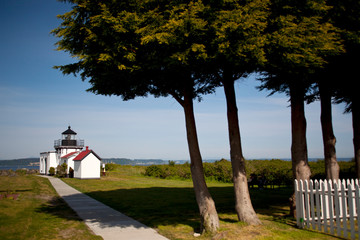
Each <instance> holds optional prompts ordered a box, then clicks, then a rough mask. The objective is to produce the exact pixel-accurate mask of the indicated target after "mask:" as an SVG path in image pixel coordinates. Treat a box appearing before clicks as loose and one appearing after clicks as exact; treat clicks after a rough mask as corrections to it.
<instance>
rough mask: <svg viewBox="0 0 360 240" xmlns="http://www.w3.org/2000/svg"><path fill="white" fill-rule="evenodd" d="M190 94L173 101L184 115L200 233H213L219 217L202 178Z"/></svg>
mask: <svg viewBox="0 0 360 240" xmlns="http://www.w3.org/2000/svg"><path fill="white" fill-rule="evenodd" d="M191 93H192V91H186V90H185V91H184V99H183V100H180V99H179V98H177V97H175V99H177V100H178V101H179V103H180V104H181V105H182V107H183V109H184V113H185V124H186V133H187V141H188V147H189V153H190V161H191V164H190V169H191V176H192V181H193V186H194V191H195V197H196V202H197V204H198V207H199V211H200V217H201V227H200V231H201V233H202V232H204V231H206V232H211V233H215V232H216V231H217V230H218V228H219V217H218V214H217V211H216V208H215V203H214V200H213V199H212V197H211V195H210V193H209V190H208V188H207V185H206V182H205V178H204V169H203V163H202V158H201V153H200V148H199V143H198V137H197V131H196V124H195V116H194V107H193V98H192V94H191Z"/></svg>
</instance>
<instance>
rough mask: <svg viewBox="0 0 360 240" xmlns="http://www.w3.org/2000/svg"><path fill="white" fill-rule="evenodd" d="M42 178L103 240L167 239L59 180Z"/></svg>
mask: <svg viewBox="0 0 360 240" xmlns="http://www.w3.org/2000/svg"><path fill="white" fill-rule="evenodd" d="M42 177H45V178H48V179H49V180H50V182H51V184H52V185H53V186H54V188H55V190H56V191H57V193H58V194H59V195H60V197H62V198H63V199H64V200H65V202H66V203H67V204H68V205H69V206H70V207H71V208H72V209H73V210H74V211H75V212H76V213H77V214H78V215H79V217H80V218H82V219H83V220H84V222H85V223H86V225H88V226H89V228H90V229H91V230H92V231H93V232H94V233H95V234H96V235H100V236H101V237H102V238H104V240H112V239H126V240H136V239H141V240H166V239H167V238H165V237H163V236H161V235H160V234H158V233H157V232H156V231H155V230H154V229H152V228H149V227H147V226H145V225H144V224H142V223H140V222H138V221H136V220H134V219H132V218H130V217H128V216H125V215H124V214H122V213H120V212H118V211H116V210H114V209H112V208H110V207H108V206H106V205H104V204H103V203H101V202H99V201H96V200H95V199H93V198H91V197H89V196H87V195H85V194H83V193H81V192H79V191H78V190H76V189H74V188H72V187H70V186H69V185H67V184H66V183H64V182H63V181H61V180H60V179H59V178H54V177H50V176H43V175H42Z"/></svg>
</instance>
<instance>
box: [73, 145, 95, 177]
mask: <svg viewBox="0 0 360 240" xmlns="http://www.w3.org/2000/svg"><path fill="white" fill-rule="evenodd" d="M100 165H101V159H100V157H99V156H98V155H97V154H96V153H95V152H94V151H93V150H90V149H89V147H86V150H85V151H82V152H81V153H79V154H78V155H77V156H76V157H75V158H74V178H80V179H94V178H95V179H97V178H100Z"/></svg>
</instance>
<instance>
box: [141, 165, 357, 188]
mask: <svg viewBox="0 0 360 240" xmlns="http://www.w3.org/2000/svg"><path fill="white" fill-rule="evenodd" d="M309 165H310V168H311V172H312V176H311V178H312V179H325V163H324V160H318V161H317V162H310V163H309ZM339 165H340V178H341V179H343V178H355V163H354V162H339ZM203 166H204V175H205V178H206V179H207V180H215V181H219V182H232V167H231V162H230V161H228V160H226V159H221V160H220V161H216V162H213V163H204V164H203ZM246 174H247V177H248V179H250V175H254V176H256V178H258V179H259V178H263V179H265V180H266V182H265V185H270V186H272V187H274V186H292V185H293V184H294V183H293V174H292V164H291V161H285V160H280V159H272V160H247V161H246ZM144 175H146V176H152V177H157V178H163V179H166V178H180V179H191V171H190V164H189V163H188V162H187V163H184V164H177V165H175V164H172V163H171V162H170V161H169V165H151V166H149V167H147V168H146V169H145V173H144ZM257 184H258V183H257V182H256V181H255V185H257Z"/></svg>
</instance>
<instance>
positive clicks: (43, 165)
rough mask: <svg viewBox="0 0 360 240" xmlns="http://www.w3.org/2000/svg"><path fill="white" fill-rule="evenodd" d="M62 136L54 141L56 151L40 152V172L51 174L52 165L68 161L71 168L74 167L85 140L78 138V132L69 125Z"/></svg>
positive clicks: (55, 165)
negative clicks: (74, 160) (75, 159)
mask: <svg viewBox="0 0 360 240" xmlns="http://www.w3.org/2000/svg"><path fill="white" fill-rule="evenodd" d="M61 135H62V138H61V139H58V140H55V141H54V148H55V151H49V152H42V153H40V173H41V174H49V169H50V168H51V167H54V168H56V167H57V166H58V165H61V164H63V163H66V164H67V165H68V169H67V170H68V172H69V168H70V167H71V168H72V169H74V162H73V159H74V158H75V157H76V156H77V155H78V154H79V153H80V152H81V150H82V149H83V147H84V140H79V139H77V138H76V135H77V133H76V132H74V131H73V130H72V129H71V127H70V126H69V127H68V129H67V130H65V131H64V132H63V133H62V134H61Z"/></svg>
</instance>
